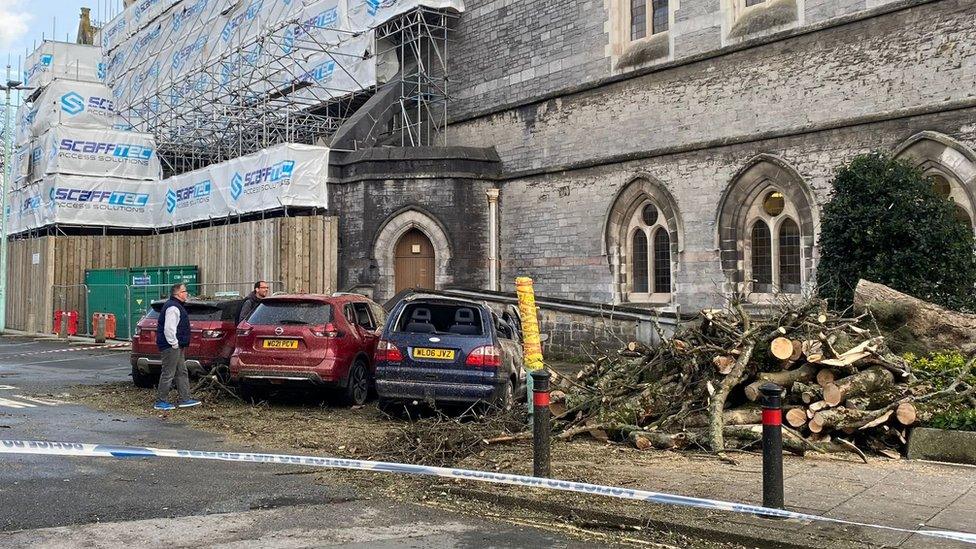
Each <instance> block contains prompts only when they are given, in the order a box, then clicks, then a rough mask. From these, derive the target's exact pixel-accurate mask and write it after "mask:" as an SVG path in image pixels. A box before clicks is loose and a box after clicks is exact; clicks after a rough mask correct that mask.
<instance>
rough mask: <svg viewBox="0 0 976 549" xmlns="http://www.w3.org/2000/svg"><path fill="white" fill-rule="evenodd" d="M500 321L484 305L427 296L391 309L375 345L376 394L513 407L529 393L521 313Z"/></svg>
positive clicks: (384, 402)
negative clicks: (522, 343)
mask: <svg viewBox="0 0 976 549" xmlns="http://www.w3.org/2000/svg"><path fill="white" fill-rule="evenodd" d="M504 316H505V317H506V319H505V320H501V319H499V318H498V316H497V315H496V314H495V313H494V312H493V311H492V310H491V308H490V307H488V306H487V305H485V304H483V303H478V302H475V301H470V300H466V299H459V298H453V297H442V296H434V295H425V294H415V295H411V296H408V297H406V298H404V299H403V300H402V301H400V302H399V303H398V304H397V305H396V306H395V307H394V308H393V310H392V311H391V312H390V315H389V317H388V318H387V322H386V326H385V327H384V329H383V335H382V339H380V341H379V343H378V344H377V346H376V355H375V363H376V393H377V395H378V396H379V403H380V406H388V405H389V404H391V403H393V402H397V401H400V402H404V401H406V402H412V401H418V402H427V403H430V404H434V405H436V404H472V403H476V402H479V401H482V402H489V403H494V404H496V405H498V406H499V407H500V408H503V409H510V408H511V407H512V405H513V403H514V402H515V398H516V395H520V394H524V391H525V368H524V366H523V361H522V350H521V343H520V342H519V332H520V329H521V327H520V326H519V322H518V317H517V315H509V314H505V315H504Z"/></svg>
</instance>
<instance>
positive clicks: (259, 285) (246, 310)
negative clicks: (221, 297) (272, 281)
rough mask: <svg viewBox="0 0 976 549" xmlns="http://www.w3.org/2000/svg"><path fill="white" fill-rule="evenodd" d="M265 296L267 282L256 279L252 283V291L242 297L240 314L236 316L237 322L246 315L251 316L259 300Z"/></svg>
mask: <svg viewBox="0 0 976 549" xmlns="http://www.w3.org/2000/svg"><path fill="white" fill-rule="evenodd" d="M266 297H268V283H267V282H265V281H263V280H258V281H257V282H255V283H254V291H253V292H251V293H250V294H248V296H247V297H246V298H244V304H243V305H241V314H240V315H239V316H238V317H237V323H238V324H240V323H241V322H243V321H245V320H247V317H249V316H251V313H253V312H254V309H257V308H258V304H260V303H261V300H262V299H264V298H266Z"/></svg>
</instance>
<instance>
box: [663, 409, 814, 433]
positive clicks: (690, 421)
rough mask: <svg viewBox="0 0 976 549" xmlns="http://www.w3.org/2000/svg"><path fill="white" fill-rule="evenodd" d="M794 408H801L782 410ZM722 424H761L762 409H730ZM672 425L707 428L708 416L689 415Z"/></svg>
mask: <svg viewBox="0 0 976 549" xmlns="http://www.w3.org/2000/svg"><path fill="white" fill-rule="evenodd" d="M795 408H799V409H802V407H801V406H796V405H792V404H786V405H784V406H783V410H785V411H789V410H793V409H795ZM722 422H723V423H725V425H749V424H752V423H760V422H762V408H761V407H759V406H756V405H747V406H743V407H741V408H732V409H731V410H725V411H724V412H722ZM674 425H677V426H680V427H683V428H685V429H697V428H701V427H706V426H708V414H704V413H696V414H692V415H689V416H688V417H686V418H684V419H683V420H680V421H677V422H675V423H674Z"/></svg>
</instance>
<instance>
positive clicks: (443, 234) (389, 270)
mask: <svg viewBox="0 0 976 549" xmlns="http://www.w3.org/2000/svg"><path fill="white" fill-rule="evenodd" d="M411 232H418V233H420V235H421V236H423V237H424V238H425V239H426V241H427V243H429V245H430V249H431V250H432V253H431V256H432V257H431V263H433V270H432V271H430V270H428V272H429V273H431V274H430V275H428V276H433V279H434V280H433V285H431V286H429V287H430V288H431V289H434V290H437V289H440V288H443V287H444V286H447V285H449V284H451V283H452V282H453V281H454V277H453V276H452V275H451V274H450V265H451V257H452V255H453V254H452V253H451V245H450V241H449V240H448V238H447V231H446V230H445V229H444V227H443V225H441V223H440V222H439V221H437V219H436V218H435V217H433V216H432V215H430V214H428V213H426V212H423V211H420V210H419V209H417V208H416V207H409V208H405V209H403V210H400V211H399V212H396V213H394V214H393V215H391V216H390V217H389V218H388V219H387V220H386V222H384V223H383V225H381V226H380V228H379V230H378V231H377V234H376V239H375V240H374V242H373V257H374V258H375V259H376V266H377V268H378V271H379V272H378V277H377V281H376V290H375V292H374V295H373V298H374V299H376V300H378V301H385V300H387V299H390V298H391V297H393V296H394V294H396V292H397V291H398V289H399V288H400V282H399V281H398V280H397V276H396V270H397V255H398V254H397V249H398V248H399V246H400V244H403V243H404V241H403V237H404V236H405V235H407V234H408V233H411ZM412 250H413V248H412V244H411V247H410V248H409V249H407V251H408V252H410V253H409V254H405V255H413V253H412Z"/></svg>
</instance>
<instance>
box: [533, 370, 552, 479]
mask: <svg viewBox="0 0 976 549" xmlns="http://www.w3.org/2000/svg"><path fill="white" fill-rule="evenodd" d="M530 375H531V376H532V408H533V411H532V474H533V475H534V476H537V477H547V478H548V477H549V457H550V452H549V442H550V441H549V434H550V432H551V429H552V426H551V425H550V414H549V372H547V371H546V370H545V368H542V369H539V370H533V371H532V373H531V374H530Z"/></svg>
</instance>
